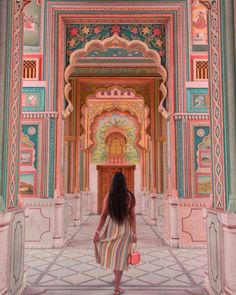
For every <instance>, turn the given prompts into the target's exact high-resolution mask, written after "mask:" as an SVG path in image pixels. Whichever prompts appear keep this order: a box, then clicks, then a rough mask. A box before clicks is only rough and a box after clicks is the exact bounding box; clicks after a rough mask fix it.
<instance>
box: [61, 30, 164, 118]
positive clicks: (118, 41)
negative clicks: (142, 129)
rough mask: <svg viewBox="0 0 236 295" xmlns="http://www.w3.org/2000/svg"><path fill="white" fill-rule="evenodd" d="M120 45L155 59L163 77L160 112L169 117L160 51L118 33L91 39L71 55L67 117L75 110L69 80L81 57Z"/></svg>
mask: <svg viewBox="0 0 236 295" xmlns="http://www.w3.org/2000/svg"><path fill="white" fill-rule="evenodd" d="M112 47H115V48H116V47H119V48H124V49H127V50H134V49H137V50H139V51H141V52H142V53H143V55H144V57H148V58H151V59H153V61H154V63H155V64H156V67H157V69H158V72H159V74H160V76H161V77H162V82H161V85H160V91H161V93H162V100H161V102H160V105H159V107H158V110H159V112H160V113H161V114H162V115H163V116H164V117H165V118H168V117H169V112H168V110H167V109H166V108H165V107H164V105H163V103H164V101H165V99H166V97H167V88H166V79H167V71H166V69H165V68H164V67H163V66H162V64H161V57H160V55H159V53H158V52H157V51H155V50H153V49H150V48H149V47H148V46H147V45H146V44H145V43H144V42H142V41H140V40H132V41H129V40H126V39H124V38H121V37H120V36H118V35H117V34H114V35H113V36H112V37H109V38H106V39H104V40H102V41H101V40H91V41H89V42H87V43H86V44H85V46H84V48H82V49H78V50H75V51H74V52H73V53H72V54H71V56H70V63H69V65H68V66H67V68H66V69H65V82H66V84H65V87H64V95H65V99H66V101H67V103H68V105H67V107H66V108H65V109H64V111H63V113H62V114H63V116H64V117H67V116H69V114H70V113H71V112H72V111H73V105H72V103H71V101H70V99H69V93H70V91H71V89H72V88H71V84H70V82H69V77H70V75H71V74H72V73H73V72H74V70H75V67H76V65H77V63H78V62H79V58H80V57H84V56H87V55H88V53H89V52H90V51H92V50H94V49H100V50H105V49H107V48H112Z"/></svg>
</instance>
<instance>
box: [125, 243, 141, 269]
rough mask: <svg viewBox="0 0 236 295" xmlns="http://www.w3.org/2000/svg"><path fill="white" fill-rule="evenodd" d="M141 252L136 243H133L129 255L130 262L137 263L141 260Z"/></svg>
mask: <svg viewBox="0 0 236 295" xmlns="http://www.w3.org/2000/svg"><path fill="white" fill-rule="evenodd" d="M140 259H141V257H140V253H139V252H138V251H137V249H136V243H132V245H131V251H130V253H129V255H128V264H131V265H137V264H139V262H140Z"/></svg>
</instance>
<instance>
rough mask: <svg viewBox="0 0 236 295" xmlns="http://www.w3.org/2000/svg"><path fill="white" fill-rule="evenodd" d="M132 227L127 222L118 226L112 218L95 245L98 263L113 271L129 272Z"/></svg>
mask: <svg viewBox="0 0 236 295" xmlns="http://www.w3.org/2000/svg"><path fill="white" fill-rule="evenodd" d="M130 245H131V227H130V223H129V221H128V219H127V220H125V221H124V222H123V224H118V223H116V222H115V221H113V220H112V219H111V218H110V217H109V220H108V224H107V227H106V229H105V232H104V234H103V235H102V237H101V239H100V240H99V241H98V242H97V243H96V244H95V256H96V261H97V263H99V264H101V265H102V266H103V267H106V268H110V269H112V270H122V271H123V270H128V262H127V260H128V254H129V251H130Z"/></svg>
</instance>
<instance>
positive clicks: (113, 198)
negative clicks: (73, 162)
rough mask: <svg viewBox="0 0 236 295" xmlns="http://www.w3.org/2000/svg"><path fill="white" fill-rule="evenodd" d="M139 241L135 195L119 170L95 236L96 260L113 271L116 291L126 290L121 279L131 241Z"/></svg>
mask: <svg viewBox="0 0 236 295" xmlns="http://www.w3.org/2000/svg"><path fill="white" fill-rule="evenodd" d="M108 216H109V221H108V224H107V227H106V229H105V232H104V234H103V235H102V237H101V238H100V237H99V234H100V232H101V230H102V228H103V226H104V224H105V222H106V219H107V217H108ZM136 241H137V236H136V214H135V198H134V195H133V194H132V193H131V192H130V191H128V189H127V185H126V180H125V176H124V175H123V174H122V173H121V172H117V173H116V174H115V175H114V176H113V179H112V185H111V189H110V192H109V193H108V194H107V195H106V197H105V199H104V204H103V211H102V215H101V218H100V222H99V225H98V227H97V230H96V232H95V236H94V242H95V254H96V261H97V263H100V264H101V265H102V266H103V267H107V268H110V269H112V270H113V271H114V275H115V280H114V283H115V289H114V295H118V294H121V293H122V292H123V290H122V289H121V288H120V281H121V278H122V274H123V271H124V270H128V261H127V260H128V255H129V251H130V245H131V242H136Z"/></svg>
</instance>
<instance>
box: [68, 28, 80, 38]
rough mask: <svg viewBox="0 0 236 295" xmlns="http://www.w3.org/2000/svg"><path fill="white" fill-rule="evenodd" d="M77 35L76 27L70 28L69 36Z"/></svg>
mask: <svg viewBox="0 0 236 295" xmlns="http://www.w3.org/2000/svg"><path fill="white" fill-rule="evenodd" d="M78 33H79V29H78V28H77V27H72V28H71V29H70V35H71V36H72V37H74V36H76V35H77V34H78Z"/></svg>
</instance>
